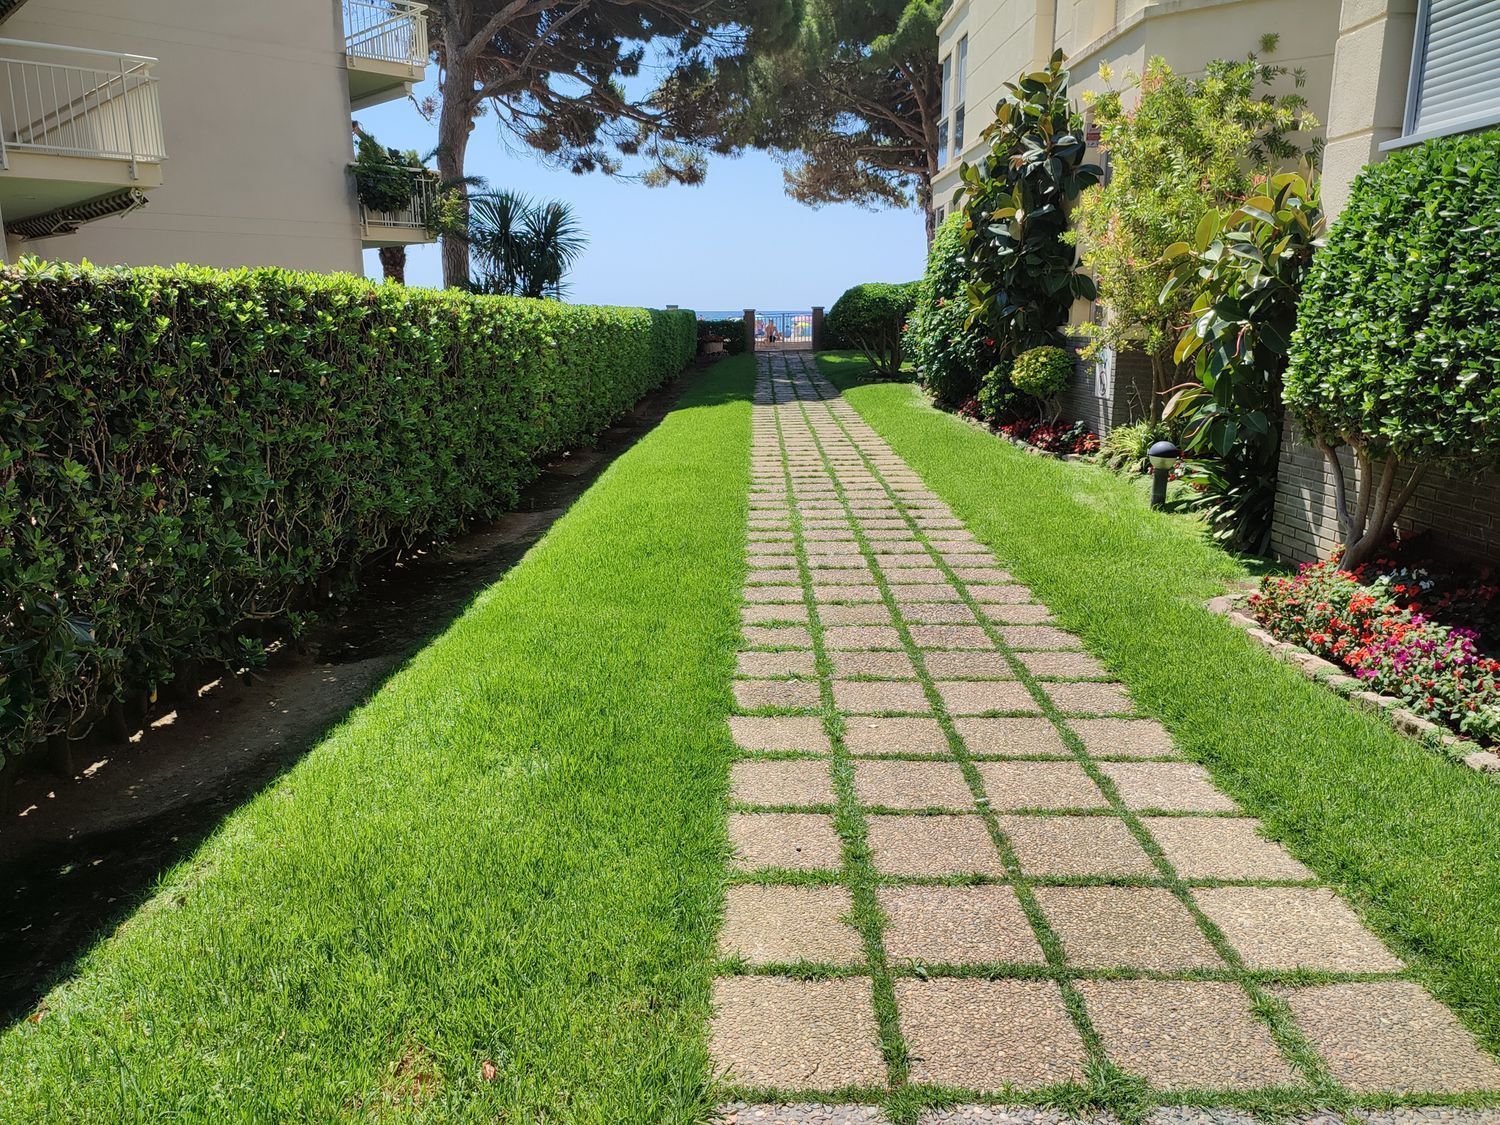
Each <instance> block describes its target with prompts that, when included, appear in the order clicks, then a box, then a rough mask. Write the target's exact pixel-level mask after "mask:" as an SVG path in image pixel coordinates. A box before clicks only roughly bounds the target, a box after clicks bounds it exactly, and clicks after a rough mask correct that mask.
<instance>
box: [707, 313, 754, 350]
mask: <svg viewBox="0 0 1500 1125" xmlns="http://www.w3.org/2000/svg"><path fill="white" fill-rule="evenodd" d="M709 336H722V337H724V354H726V355H739V354H740V353H741V352H742V351H744V350H745V319H744V317H739V316H737V317H733V318H732V319H729V320H700V321H699V322H698V339H699V340H703V339H705V338H706V337H709Z"/></svg>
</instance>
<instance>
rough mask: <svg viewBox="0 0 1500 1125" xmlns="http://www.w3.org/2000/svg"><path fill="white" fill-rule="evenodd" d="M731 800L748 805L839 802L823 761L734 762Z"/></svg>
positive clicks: (731, 772) (802, 759) (827, 803)
mask: <svg viewBox="0 0 1500 1125" xmlns="http://www.w3.org/2000/svg"><path fill="white" fill-rule="evenodd" d="M730 796H731V797H732V798H733V799H734V800H736V801H738V802H740V803H741V804H745V805H831V804H833V803H834V802H835V801H836V800H837V798H836V797H835V796H834V792H833V779H832V777H831V776H830V775H829V773H828V762H827V761H826V760H824V759H808V758H794V759H790V760H787V761H774V760H773V761H755V760H752V761H744V762H735V763H734V765H733V766H732V767H731V769H730Z"/></svg>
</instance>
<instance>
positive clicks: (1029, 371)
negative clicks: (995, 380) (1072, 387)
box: [1010, 344, 1075, 402]
mask: <svg viewBox="0 0 1500 1125" xmlns="http://www.w3.org/2000/svg"><path fill="white" fill-rule="evenodd" d="M1074 364H1075V360H1074V356H1073V353H1072V352H1070V351H1068V349H1067V348H1059V347H1055V346H1053V345H1051V344H1047V345H1045V346H1044V347H1040V348H1031V349H1028V350H1027V351H1024V352H1022V353H1021V354H1020V355H1018V356H1016V362H1015V364H1014V365H1013V366H1012V367H1011V369H1010V381H1011V382H1012V383H1014V384H1015V387H1016V390H1018V391H1020V392H1021V393H1022V394H1027V395H1030V396H1031V397H1032V398H1034V399H1039V400H1040V401H1042V402H1046V401H1047V400H1048V399H1051V398H1053V397H1055V396H1056V395H1059V394H1061V393H1062V390H1063V388H1064V387H1066V386H1067V385H1068V380H1069V379H1071V378H1073V371H1074Z"/></svg>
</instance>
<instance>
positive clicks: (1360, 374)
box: [1285, 130, 1500, 570]
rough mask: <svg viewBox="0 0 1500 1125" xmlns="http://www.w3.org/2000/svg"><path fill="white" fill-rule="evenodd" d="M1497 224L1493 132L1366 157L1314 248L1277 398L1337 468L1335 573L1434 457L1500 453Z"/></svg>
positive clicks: (1377, 530) (1499, 152)
mask: <svg viewBox="0 0 1500 1125" xmlns="http://www.w3.org/2000/svg"><path fill="white" fill-rule="evenodd" d="M1497 232H1500V131H1495V130H1492V131H1490V132H1487V133H1479V134H1472V135H1469V136H1461V137H1443V138H1439V139H1436V140H1430V141H1426V142H1424V143H1423V144H1420V145H1417V146H1415V147H1412V148H1408V149H1403V150H1401V151H1399V152H1396V153H1393V154H1392V155H1391V157H1390V159H1388V160H1386V161H1385V162H1384V163H1381V164H1375V165H1372V166H1371V167H1369V168H1367V169H1365V171H1364V172H1362V173H1361V174H1360V177H1359V179H1358V180H1357V181H1356V182H1355V184H1354V189H1353V192H1352V194H1351V195H1350V199H1349V203H1348V205H1347V206H1346V207H1345V209H1344V212H1343V214H1342V215H1340V216H1339V220H1338V222H1337V223H1336V224H1335V225H1334V228H1333V231H1332V233H1331V234H1330V235H1329V238H1328V246H1327V248H1326V249H1325V250H1323V251H1322V252H1321V253H1320V254H1318V255H1317V256H1316V257H1315V258H1314V259H1313V265H1312V272H1311V274H1310V276H1309V278H1308V280H1307V283H1306V285H1305V287H1304V290H1303V298H1302V302H1301V306H1300V308H1299V311H1298V315H1297V327H1296V331H1295V333H1294V334H1293V337H1292V348H1291V361H1290V364H1289V366H1288V369H1287V374H1286V389H1285V400H1286V404H1287V406H1288V407H1289V408H1290V409H1291V410H1292V411H1293V413H1294V414H1295V415H1296V417H1297V419H1298V420H1299V421H1300V422H1301V424H1302V427H1303V429H1304V431H1305V432H1306V433H1307V434H1308V436H1309V437H1311V439H1312V440H1313V441H1314V442H1315V443H1316V444H1317V445H1318V447H1319V448H1320V449H1322V451H1323V455H1324V457H1325V458H1326V459H1327V462H1328V465H1329V467H1330V469H1331V470H1332V473H1333V479H1334V506H1335V508H1336V510H1337V513H1338V520H1339V527H1340V530H1341V531H1342V533H1343V539H1344V555H1343V561H1342V565H1343V566H1344V568H1346V569H1349V570H1352V569H1354V568H1355V567H1357V566H1358V565H1359V564H1360V563H1362V562H1365V561H1366V560H1368V559H1369V558H1370V557H1371V556H1372V554H1373V553H1374V552H1375V550H1376V549H1378V548H1379V547H1380V546H1381V545H1382V544H1384V542H1385V541H1386V540H1387V539H1388V538H1389V536H1390V534H1391V530H1392V528H1393V527H1394V526H1395V522H1396V519H1397V517H1399V516H1400V514H1401V511H1402V509H1403V508H1405V506H1406V504H1407V502H1408V501H1410V500H1411V497H1412V495H1413V493H1415V492H1416V489H1417V485H1418V484H1419V483H1420V482H1421V480H1422V477H1423V475H1424V473H1425V472H1426V471H1427V469H1428V468H1429V467H1430V466H1432V465H1435V464H1440V463H1446V464H1449V465H1453V466H1456V467H1482V466H1485V465H1490V464H1494V463H1495V462H1496V461H1500V318H1497V317H1496V315H1495V311H1496V309H1500V233H1497ZM1345 445H1347V446H1349V447H1350V449H1351V450H1352V451H1353V453H1354V461H1355V465H1356V466H1357V469H1358V474H1357V492H1356V494H1355V495H1354V496H1353V497H1352V498H1351V495H1350V492H1351V489H1350V484H1351V482H1349V481H1348V480H1347V479H1346V477H1345V473H1344V467H1343V463H1342V462H1341V461H1340V459H1339V456H1338V454H1339V449H1340V447H1342V446H1345Z"/></svg>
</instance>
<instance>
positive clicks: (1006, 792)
mask: <svg viewBox="0 0 1500 1125" xmlns="http://www.w3.org/2000/svg"><path fill="white" fill-rule="evenodd" d="M974 768H975V769H976V770H978V771H979V776H980V777H981V778H983V779H984V792H985V796H986V797H987V798H988V799H989V805H990V808H992V809H1104V808H1108V807H1109V802H1108V801H1106V800H1105V799H1104V794H1103V793H1101V792H1100V791H1099V787H1098V786H1097V785H1095V784H1094V782H1093V779H1092V778H1090V777H1089V775H1088V774H1087V773H1085V772H1084V769H1083V767H1082V766H1080V765H1079V764H1078V763H1077V762H976V763H975V764H974Z"/></svg>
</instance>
